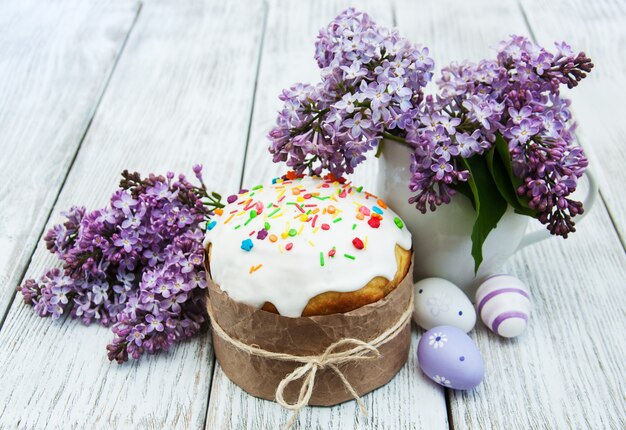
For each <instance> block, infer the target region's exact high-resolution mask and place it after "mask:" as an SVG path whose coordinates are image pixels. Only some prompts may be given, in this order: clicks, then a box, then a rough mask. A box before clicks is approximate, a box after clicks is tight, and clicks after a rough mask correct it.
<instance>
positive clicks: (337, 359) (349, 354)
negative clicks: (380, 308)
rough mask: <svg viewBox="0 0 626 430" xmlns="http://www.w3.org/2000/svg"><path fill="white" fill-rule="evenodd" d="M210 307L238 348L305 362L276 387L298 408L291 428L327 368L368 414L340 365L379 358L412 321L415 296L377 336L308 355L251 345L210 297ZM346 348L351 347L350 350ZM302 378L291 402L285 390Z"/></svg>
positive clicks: (220, 332)
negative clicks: (234, 332) (229, 327)
mask: <svg viewBox="0 0 626 430" xmlns="http://www.w3.org/2000/svg"><path fill="white" fill-rule="evenodd" d="M207 310H208V313H209V317H210V318H211V326H212V327H213V331H214V332H215V333H216V334H217V335H218V336H219V337H220V338H222V339H223V340H224V341H226V342H227V343H229V344H230V345H232V346H234V347H235V348H237V349H239V350H241V351H244V352H246V353H248V354H250V355H255V356H258V357H265V358H270V359H274V360H280V361H291V362H296V363H300V364H301V366H298V367H296V368H295V369H294V370H293V371H292V372H291V373H289V374H288V375H287V376H285V377H284V378H283V380H282V381H280V383H279V384H278V387H277V388H276V395H275V397H276V402H277V403H278V404H280V405H281V406H282V407H284V408H286V409H289V410H292V411H294V413H293V414H292V416H291V418H290V419H289V421H288V422H287V425H286V426H285V428H289V427H291V425H293V424H294V423H295V421H296V419H297V417H298V414H299V413H300V410H301V409H302V408H303V407H304V406H306V405H307V404H308V403H309V400H310V399H311V396H312V395H313V387H314V385H315V377H316V375H317V371H318V370H319V369H323V368H329V369H331V370H333V371H334V372H335V374H336V375H337V376H338V377H339V379H340V380H341V382H342V383H343V385H344V386H345V387H346V389H347V390H348V392H349V393H350V394H351V395H352V397H353V398H354V400H356V402H357V404H358V405H359V409H360V410H361V412H362V413H363V415H365V416H367V408H366V407H365V403H364V402H363V399H361V397H360V396H359V395H358V393H357V392H356V390H355V389H354V387H353V386H352V384H351V383H350V382H349V381H348V379H347V378H346V377H345V375H344V374H343V372H342V371H341V370H340V369H339V365H341V364H345V363H350V362H358V361H365V360H374V359H377V358H379V357H380V351H379V349H378V348H379V347H380V346H382V345H384V344H385V343H387V342H389V341H390V340H392V339H394V338H395V337H396V336H398V335H399V334H400V333H401V332H402V330H403V329H404V326H405V324H406V322H407V321H409V320H410V318H411V314H412V313H413V295H411V298H410V300H409V304H408V306H407V308H406V309H405V311H404V312H403V313H402V315H400V318H398V320H397V321H396V322H395V323H394V324H393V325H392V326H391V327H389V328H388V329H387V330H385V331H384V332H382V333H381V334H380V335H378V336H377V337H376V338H375V339H372V340H370V341H369V342H365V341H362V340H360V339H354V338H343V339H340V340H338V341H337V342H334V343H332V344H330V345H329V346H328V347H327V348H326V349H325V350H324V352H323V353H322V354H320V355H307V356H302V355H292V354H287V353H283V352H274V351H268V350H265V349H262V348H260V347H259V346H258V345H248V344H246V343H244V342H242V341H240V340H238V339H235V338H233V337H231V336H230V335H229V334H228V333H226V332H225V331H224V329H223V328H222V327H221V326H220V325H219V324H218V323H217V321H216V319H215V315H214V313H213V307H212V305H211V301H210V300H209V303H208V306H207ZM346 347H348V348H347V349H346ZM300 379H302V385H301V386H300V391H299V393H298V398H297V399H296V401H295V402H293V403H289V402H288V401H287V400H285V398H284V393H285V390H286V388H287V386H288V385H289V384H291V383H293V382H295V381H298V380H300Z"/></svg>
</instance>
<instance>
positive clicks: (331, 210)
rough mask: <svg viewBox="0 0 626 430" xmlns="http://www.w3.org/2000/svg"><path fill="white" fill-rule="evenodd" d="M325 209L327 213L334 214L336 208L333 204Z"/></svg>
mask: <svg viewBox="0 0 626 430" xmlns="http://www.w3.org/2000/svg"><path fill="white" fill-rule="evenodd" d="M327 211H328V213H329V214H334V213H335V212H336V211H337V208H335V207H334V206H333V205H329V206H328V208H327Z"/></svg>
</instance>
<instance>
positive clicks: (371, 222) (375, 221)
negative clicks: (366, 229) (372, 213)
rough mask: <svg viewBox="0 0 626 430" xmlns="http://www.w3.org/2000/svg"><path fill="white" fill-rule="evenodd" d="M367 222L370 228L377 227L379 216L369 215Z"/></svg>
mask: <svg viewBox="0 0 626 430" xmlns="http://www.w3.org/2000/svg"><path fill="white" fill-rule="evenodd" d="M367 223H368V224H369V225H370V227H372V228H378V227H380V218H376V217H371V218H370V219H369V220H368V221H367Z"/></svg>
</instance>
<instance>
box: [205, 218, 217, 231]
mask: <svg viewBox="0 0 626 430" xmlns="http://www.w3.org/2000/svg"><path fill="white" fill-rule="evenodd" d="M216 224H217V221H215V220H213V221H211V222H210V223H209V225H207V226H206V228H207V230H213V227H215V225H216Z"/></svg>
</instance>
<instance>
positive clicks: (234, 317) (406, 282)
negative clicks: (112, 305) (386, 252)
mask: <svg viewBox="0 0 626 430" xmlns="http://www.w3.org/2000/svg"><path fill="white" fill-rule="evenodd" d="M411 260H412V258H411ZM205 265H206V273H207V281H208V292H209V300H210V302H211V304H212V306H213V313H214V315H215V318H216V319H217V323H218V324H219V325H220V326H221V327H222V329H223V330H224V331H225V332H226V333H228V334H229V335H230V336H231V337H232V338H235V339H238V340H240V341H241V342H244V343H246V344H249V345H257V346H258V347H260V348H262V349H265V350H268V351H275V352H283V353H288V354H292V355H301V356H303V355H319V354H322V353H323V352H324V350H325V349H326V348H327V347H328V346H329V345H331V344H332V343H334V342H336V341H338V340H340V339H343V338H355V339H360V340H362V341H365V342H368V341H370V340H373V339H375V338H376V337H377V336H378V335H380V334H381V333H383V332H384V331H385V330H387V329H388V328H390V327H391V326H392V325H393V324H394V323H396V322H397V321H398V319H400V317H401V315H402V314H403V313H404V311H405V310H406V309H407V307H408V306H409V300H410V297H411V294H412V293H413V279H412V274H413V264H412V263H411V267H410V268H409V270H408V272H407V275H406V276H405V277H404V279H403V280H402V281H401V282H400V284H399V285H398V286H397V287H396V288H395V289H394V290H393V291H392V292H391V293H389V294H388V295H387V296H386V297H384V298H383V299H381V300H379V301H377V302H375V303H372V304H369V305H366V306H363V307H360V308H358V309H355V310H353V311H350V312H347V313H342V314H332V315H322V316H312V317H299V318H289V317H284V316H281V315H277V314H274V313H271V312H266V311H263V310H261V309H256V308H254V307H252V306H249V305H247V304H244V303H240V302H237V301H235V300H232V299H231V298H230V297H229V296H228V294H227V293H225V292H223V291H222V290H221V289H220V287H219V286H218V285H217V284H215V283H214V282H213V280H212V279H211V276H210V270H209V264H208V259H206V260H205ZM410 323H411V319H410V318H409V320H408V321H407V323H406V325H405V327H404V329H403V330H402V331H401V332H400V334H398V335H397V336H396V337H395V338H393V339H391V340H390V341H389V342H387V343H385V344H384V345H381V346H380V347H379V351H380V357H379V358H377V359H371V360H364V361H354V362H350V363H346V364H344V365H340V366H339V369H340V370H341V371H342V372H343V374H344V376H345V377H346V379H347V380H348V382H350V384H351V385H352V387H353V388H354V389H355V391H356V392H357V393H358V394H359V396H361V395H363V394H366V393H368V392H370V391H372V390H375V389H376V388H378V387H381V386H382V385H385V384H386V383H387V382H389V381H390V380H391V379H392V378H393V377H394V376H395V375H396V373H398V371H399V370H400V368H402V366H403V365H404V363H405V362H406V361H407V358H408V353H409V345H410V340H411V339H410V337H411V324H410ZM211 331H212V334H213V347H214V349H215V355H216V357H217V361H218V362H219V364H220V366H222V369H223V371H224V373H225V374H226V376H228V377H229V378H230V379H231V381H233V382H234V383H235V384H237V385H239V386H240V387H241V388H242V389H244V390H245V391H247V392H248V393H249V394H251V395H253V396H255V397H260V398H262V399H267V400H275V393H276V388H277V387H278V384H279V383H280V381H281V380H282V379H283V378H285V376H287V375H288V374H289V373H291V372H292V371H293V370H294V369H295V368H296V367H299V366H301V363H297V362H285V361H279V360H275V359H271V358H267V357H259V356H256V355H251V354H248V353H246V352H244V351H241V350H239V349H237V348H236V347H234V346H233V345H231V344H229V343H228V342H226V341H224V340H223V339H222V338H221V337H219V336H218V335H216V334H215V332H214V330H213V327H211ZM301 382H302V380H298V381H295V382H293V383H291V384H289V385H288V386H287V387H286V389H285V392H284V398H285V400H287V401H288V402H290V403H291V402H293V401H295V400H297V397H298V392H299V390H300V387H301V385H302V384H301ZM351 399H352V395H351V394H350V393H349V392H348V390H347V389H346V388H345V385H344V384H343V382H342V381H341V379H339V377H338V376H337V374H336V373H335V372H334V371H333V370H332V369H329V368H322V369H319V370H318V372H317V374H316V378H315V385H314V387H313V395H312V396H311V399H310V400H309V405H319V406H331V405H336V404H338V403H341V402H344V401H346V400H351Z"/></svg>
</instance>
